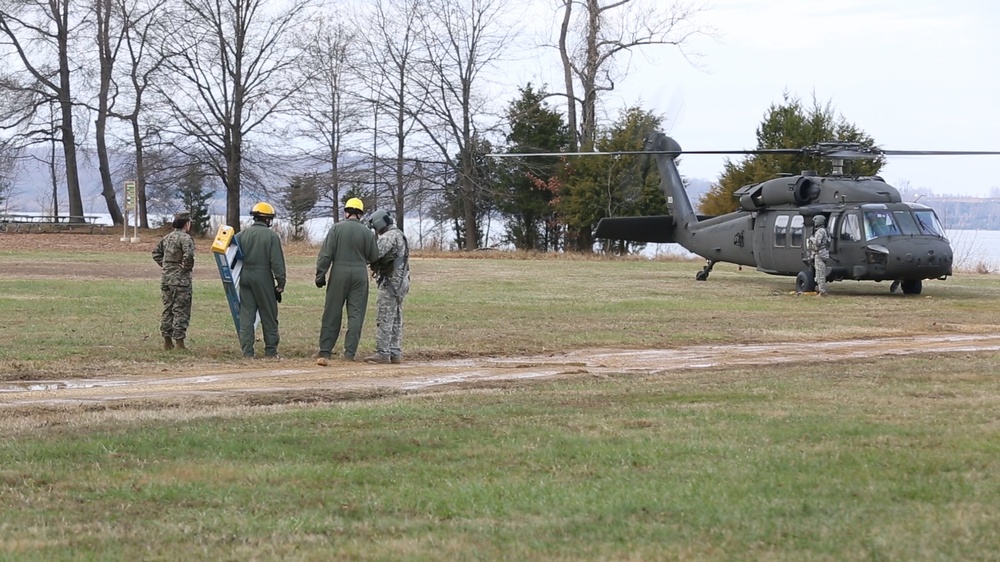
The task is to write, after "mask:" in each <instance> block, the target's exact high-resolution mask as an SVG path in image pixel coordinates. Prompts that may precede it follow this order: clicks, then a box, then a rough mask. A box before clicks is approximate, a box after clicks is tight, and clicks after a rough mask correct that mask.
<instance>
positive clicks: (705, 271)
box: [694, 260, 715, 281]
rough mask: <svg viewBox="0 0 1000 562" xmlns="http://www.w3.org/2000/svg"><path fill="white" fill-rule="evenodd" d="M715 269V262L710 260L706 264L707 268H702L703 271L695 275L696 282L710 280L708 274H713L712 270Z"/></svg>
mask: <svg viewBox="0 0 1000 562" xmlns="http://www.w3.org/2000/svg"><path fill="white" fill-rule="evenodd" d="M713 267H715V262H714V261H712V260H708V263H707V264H705V267H703V268H701V271H699V272H698V273H696V274H695V276H694V278H695V280H697V281H707V280H708V274H709V273H711V272H712V268H713Z"/></svg>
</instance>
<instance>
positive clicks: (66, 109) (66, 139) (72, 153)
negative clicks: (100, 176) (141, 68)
mask: <svg viewBox="0 0 1000 562" xmlns="http://www.w3.org/2000/svg"><path fill="white" fill-rule="evenodd" d="M58 41H59V107H60V109H61V112H62V121H61V122H60V124H59V128H60V130H61V131H62V144H63V155H64V157H65V159H66V191H67V192H68V193H67V196H68V199H69V216H70V221H71V222H83V197H81V195H80V175H79V172H78V171H77V168H76V135H75V134H74V133H73V99H72V96H71V95H70V79H69V55H68V42H69V40H68V38H67V33H66V30H65V27H64V26H60V28H59V38H58Z"/></svg>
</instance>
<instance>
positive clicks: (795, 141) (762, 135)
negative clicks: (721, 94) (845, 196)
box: [699, 93, 885, 215]
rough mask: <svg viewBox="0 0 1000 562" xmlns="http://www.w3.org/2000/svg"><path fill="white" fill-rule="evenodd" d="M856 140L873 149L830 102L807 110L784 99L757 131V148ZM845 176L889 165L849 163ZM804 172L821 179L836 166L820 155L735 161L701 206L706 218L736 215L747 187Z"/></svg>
mask: <svg viewBox="0 0 1000 562" xmlns="http://www.w3.org/2000/svg"><path fill="white" fill-rule="evenodd" d="M831 141H844V142H856V143H859V144H861V145H862V146H865V147H873V146H875V141H874V140H872V138H871V137H870V136H868V134H866V133H865V132H864V131H862V130H861V129H858V128H857V127H856V126H854V125H853V124H851V123H848V122H847V120H846V119H845V118H844V117H843V116H842V115H839V116H838V115H835V113H834V110H833V108H832V106H831V105H830V103H827V104H826V105H820V104H819V102H818V101H817V100H815V99H813V106H812V107H811V108H805V107H804V106H803V105H802V102H801V101H800V100H799V99H798V98H794V97H791V96H790V95H789V94H787V93H786V94H785V95H784V103H783V104H782V105H774V104H772V105H771V107H770V108H768V110H767V114H766V115H765V117H764V121H763V122H762V123H761V124H760V127H758V128H757V149H758V150H762V149H774V148H802V147H807V146H813V145H816V144H817V143H821V142H831ZM846 164H847V166H848V168H847V169H845V172H846V173H850V174H855V175H860V176H869V175H874V174H877V173H878V171H879V170H880V169H881V168H882V166H883V165H884V164H885V160H884V159H882V158H873V159H870V160H867V159H866V160H849V161H848V162H847V163H846ZM802 170H816V171H817V172H818V173H819V174H820V175H828V174H830V173H831V171H832V163H831V162H829V161H826V160H821V159H820V158H819V157H816V156H804V155H793V154H780V155H776V154H755V155H751V156H748V157H746V158H744V159H743V161H742V162H739V163H734V162H732V161H730V160H728V159H727V160H726V163H725V169H724V171H723V173H722V175H721V176H720V177H719V182H718V183H716V184H715V185H713V186H712V188H711V189H710V190H709V192H708V193H707V194H705V197H704V199H702V202H701V204H700V205H699V211H700V212H701V213H702V214H705V215H721V214H725V213H728V212H730V211H735V210H736V208H737V206H738V202H737V201H736V198H735V197H734V196H733V193H734V192H735V191H736V190H737V189H739V188H741V187H743V186H745V185H750V184H754V183H759V182H762V181H765V180H769V179H771V178H774V177H776V176H777V175H778V174H780V173H788V174H798V173H801V172H802Z"/></svg>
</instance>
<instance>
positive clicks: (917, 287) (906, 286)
mask: <svg viewBox="0 0 1000 562" xmlns="http://www.w3.org/2000/svg"><path fill="white" fill-rule="evenodd" d="M902 286H903V294H904V295H919V294H920V291H922V290H923V288H924V282H923V281H921V280H920V279H907V280H904V281H903V283H902Z"/></svg>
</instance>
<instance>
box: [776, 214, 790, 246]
mask: <svg viewBox="0 0 1000 562" xmlns="http://www.w3.org/2000/svg"><path fill="white" fill-rule="evenodd" d="M787 243H788V215H778V216H777V217H776V218H775V219H774V245H775V246H784V245H785V244H787Z"/></svg>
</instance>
